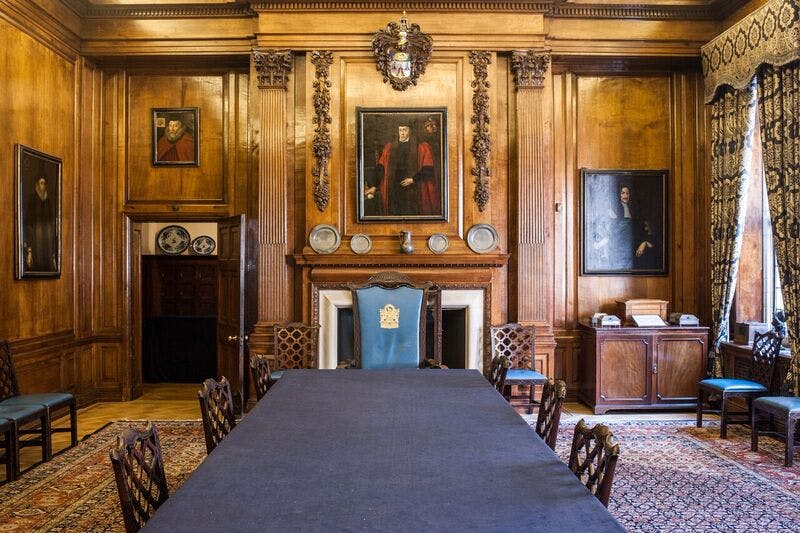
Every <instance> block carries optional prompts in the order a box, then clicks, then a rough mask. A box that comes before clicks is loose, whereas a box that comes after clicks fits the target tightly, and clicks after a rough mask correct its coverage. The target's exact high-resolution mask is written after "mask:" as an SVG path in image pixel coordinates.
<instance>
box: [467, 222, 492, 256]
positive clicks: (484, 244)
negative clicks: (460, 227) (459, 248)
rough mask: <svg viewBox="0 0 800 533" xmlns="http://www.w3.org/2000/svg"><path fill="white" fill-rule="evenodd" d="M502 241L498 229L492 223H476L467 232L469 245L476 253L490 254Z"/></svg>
mask: <svg viewBox="0 0 800 533" xmlns="http://www.w3.org/2000/svg"><path fill="white" fill-rule="evenodd" d="M499 241H500V238H499V237H498V236H497V230H496V229H494V226H492V225H491V224H475V225H474V226H472V227H471V228H469V231H468V232H467V246H469V249H470V250H472V251H473V252H475V253H476V254H488V253H489V252H491V251H492V250H494V249H495V248H497V244H498V242H499Z"/></svg>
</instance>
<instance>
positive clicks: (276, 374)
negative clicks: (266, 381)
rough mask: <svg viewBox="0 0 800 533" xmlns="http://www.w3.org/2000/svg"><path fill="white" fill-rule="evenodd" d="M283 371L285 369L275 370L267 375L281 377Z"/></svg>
mask: <svg viewBox="0 0 800 533" xmlns="http://www.w3.org/2000/svg"><path fill="white" fill-rule="evenodd" d="M284 372H285V370H275V371H273V372H270V373H269V377H270V378H271V379H281V376H282V375H283V373H284Z"/></svg>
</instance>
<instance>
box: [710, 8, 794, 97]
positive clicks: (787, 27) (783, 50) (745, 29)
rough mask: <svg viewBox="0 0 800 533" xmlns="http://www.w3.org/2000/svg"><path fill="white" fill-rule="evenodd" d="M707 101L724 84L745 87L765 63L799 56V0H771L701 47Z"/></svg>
mask: <svg viewBox="0 0 800 533" xmlns="http://www.w3.org/2000/svg"><path fill="white" fill-rule="evenodd" d="M701 59H702V62H703V77H704V82H705V102H706V103H711V102H712V101H713V100H714V96H715V95H716V94H717V92H718V91H719V89H720V88H721V87H723V86H726V85H727V86H730V87H733V88H734V89H744V88H745V87H747V86H748V85H749V84H750V80H752V79H753V77H754V76H755V74H756V71H757V70H758V68H759V66H760V65H762V64H763V63H769V64H771V65H785V64H787V63H790V62H792V61H795V60H797V59H800V0H769V1H768V2H767V3H766V4H764V5H763V6H762V7H760V8H759V9H757V10H756V11H754V12H753V13H751V14H750V15H748V16H747V17H745V18H743V19H742V20H740V21H739V22H738V23H736V24H735V25H733V26H731V27H730V28H728V29H727V30H726V31H725V32H723V33H722V34H720V35H719V36H718V37H717V38H715V39H714V40H713V41H711V42H709V43H708V44H706V45H705V46H703V47H702V49H701Z"/></svg>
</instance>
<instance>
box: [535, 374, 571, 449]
mask: <svg viewBox="0 0 800 533" xmlns="http://www.w3.org/2000/svg"><path fill="white" fill-rule="evenodd" d="M566 397H567V384H566V383H564V381H562V380H560V379H559V380H557V381H553V380H552V379H548V380H547V381H546V382H545V384H544V387H542V400H541V402H540V403H539V413H538V416H537V417H536V433H537V434H538V435H539V436H540V437H542V440H543V441H545V442H546V443H547V445H548V446H550V449H551V450H553V451H555V449H556V440H557V439H558V425H559V423H560V421H561V407H562V406H563V405H564V398H566Z"/></svg>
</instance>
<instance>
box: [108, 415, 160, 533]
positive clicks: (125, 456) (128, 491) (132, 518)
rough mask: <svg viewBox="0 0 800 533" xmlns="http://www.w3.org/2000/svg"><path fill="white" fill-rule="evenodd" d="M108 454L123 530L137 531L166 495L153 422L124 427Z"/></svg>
mask: <svg viewBox="0 0 800 533" xmlns="http://www.w3.org/2000/svg"><path fill="white" fill-rule="evenodd" d="M110 456H111V465H112V466H113V468H114V479H115V480H116V482H117V492H118V493H119V501H120V506H121V507H122V517H123V519H124V521H125V530H126V531H127V532H128V533H133V532H135V531H139V529H141V528H142V527H143V526H144V525H145V523H146V522H147V521H148V520H149V519H150V517H151V516H153V513H154V512H155V511H156V510H157V509H158V508H159V507H160V506H161V504H163V503H164V502H165V501H167V498H169V489H168V488H167V477H166V474H165V473H164V462H163V459H162V457H161V443H160V442H159V440H158V432H157V431H156V428H155V426H153V424H152V423H150V422H148V423H147V427H146V428H145V429H144V430H137V429H133V428H131V429H127V430H125V432H124V433H123V434H122V435H120V436H118V437H117V442H116V444H115V445H114V447H113V448H112V450H111V453H110Z"/></svg>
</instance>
